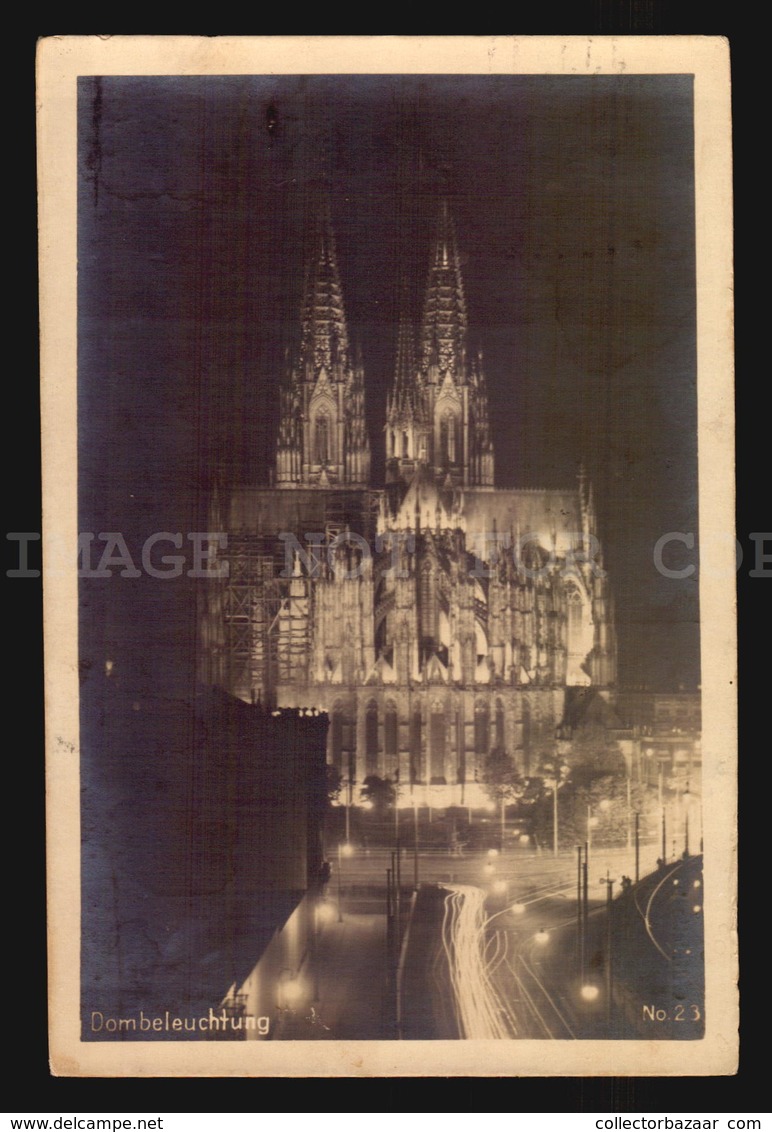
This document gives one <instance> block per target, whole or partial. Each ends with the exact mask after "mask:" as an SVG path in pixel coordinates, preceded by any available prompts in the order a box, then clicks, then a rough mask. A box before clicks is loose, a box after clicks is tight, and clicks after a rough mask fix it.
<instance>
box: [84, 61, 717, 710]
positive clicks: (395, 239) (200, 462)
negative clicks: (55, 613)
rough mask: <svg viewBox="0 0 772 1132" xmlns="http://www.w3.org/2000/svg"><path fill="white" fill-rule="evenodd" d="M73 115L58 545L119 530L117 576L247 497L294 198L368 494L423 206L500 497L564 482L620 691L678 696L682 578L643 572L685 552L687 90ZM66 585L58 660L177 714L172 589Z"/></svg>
mask: <svg viewBox="0 0 772 1132" xmlns="http://www.w3.org/2000/svg"><path fill="white" fill-rule="evenodd" d="M79 95H80V105H79V129H80V134H79V175H80V176H79V186H80V189H79V193H80V195H79V262H78V275H79V307H80V317H79V405H80V423H79V439H80V448H79V460H80V466H79V467H80V507H81V511H80V529H81V530H82V531H83V530H86V531H92V532H95V533H98V532H101V531H121V532H122V533H123V534H124V536H125V538H126V542H127V544H128V546H129V548H130V550H131V551H132V553H133V554H134V555H135V559H136V561H137V562H139V559H140V548H141V546H142V543H143V542H144V540H145V539H146V538H147V537H148V535H150V534H152V533H153V532H155V531H183V532H187V531H196V530H205V529H206V520H205V514H206V510H205V504H206V491H207V480H208V478H209V477H210V476H211V475H212V473H213V472H214V470H218V471H219V472H220V473H221V474H222V475H224V476H225V478H226V480H227V481H230V482H234V483H235V482H254V483H265V482H267V472H268V467H269V465H270V464H271V462H272V460H273V445H274V438H275V429H276V409H277V392H278V382H279V379H280V375H281V372H282V366H283V357H284V351H285V349H286V348H287V347H288V346H290V347H291V346H292V344H293V335H294V334H296V333H297V330H298V314H299V309H300V301H301V293H302V287H303V277H304V270H305V264H306V258H307V250H308V239H309V230H310V227H311V219H312V217H313V215H314V210H315V208H316V207H317V206H318V202H319V200H320V198H326V199H328V200H329V203H330V208H331V213H332V219H333V225H334V229H335V234H336V239H337V247H338V260H339V266H340V272H341V280H342V286H343V296H344V301H345V304H346V310H347V314H348V319H349V331H350V336H351V338H352V340H353V342H354V343H359V344H360V346H361V350H362V359H363V363H364V367H365V381H366V396H367V413H368V421H369V425H370V437H371V443H372V446H373V454H374V461H373V464H374V473H373V480H374V484H375V485H376V486H378V485H379V484H380V482H381V477H382V471H383V451H382V449H383V435H382V427H383V421H384V406H385V398H386V391H387V388H388V385H389V382H390V380H391V377H392V370H393V361H394V351H395V340H396V326H397V318H398V317H399V314H400V311H401V310H403V309H404V308H405V307H407V309H408V313H409V314H410V315H411V316H412V317H413V318H414V319H415V320H417V319H418V317H419V310H420V299H421V293H422V289H423V285H424V282H425V278H426V272H427V263H428V246H429V239H430V237H431V233H432V229H433V226H434V222H435V217H436V214H437V209H438V202H439V200H440V198H441V197H442V196H443V195H444V196H447V197H448V199H449V200H450V203H451V209H452V212H453V215H454V218H455V222H456V229H457V235H458V243H459V248H460V252H461V257H462V268H463V274H464V282H465V287H466V295H467V303H468V310H469V321H470V345H471V346H472V347H473V348H474V349H476V348H478V347H479V348H481V349H482V351H483V356H484V359H485V371H486V375H487V379H488V388H489V397H490V409H491V421H492V429H493V440H494V445H495V451H496V482H497V485H498V486H502V487H504V486H515V487H566V486H570V485H572V484H573V483H575V481H576V475H577V470H578V466H579V462H580V461H582V460H583V461H584V463H585V466H586V469H587V472H588V475H589V476H590V478H591V479H592V481H593V485H594V489H595V497H596V503H597V506H598V511H599V520H600V527H601V531H600V533H601V537H602V539H603V542H604V546H605V549H606V558H605V565H606V567H607V569H608V570H609V571H610V573H611V580H612V586H613V590H614V593H615V596H616V601H617V623H618V635H619V652H620V678H621V680H622V681H623V682H624V683H626V684H628V685H631V684H639V683H643V682H645V683H648V684H650V685H651V686H655V687H662V688H677V687H678V686H679V685H681V684H683V685H685V686H687V687H694V686H696V685H697V684H698V683H699V679H700V677H699V630H698V616H699V613H698V604H697V579H696V575H692V576H691V577H690V578H687V579H685V580H681V581H676V580H674V579H672V578H664V577H662V576H661V575H660V574H659V573H658V572H657V570H656V568H655V566H654V559H653V547H654V544H655V543H656V541H657V539H658V538H659V537H660V536H661V535H663V534H665V533H666V532H668V531H682V532H695V534H696V532H697V466H696V462H697V442H696V369H695V366H696V362H695V273H694V176H693V136H692V82H691V78H690V77H689V76H683V75H681V76H647V75H629V76H621V77H616V76H592V77H582V78H573V77H562V76H534V77H530V76H529V77H511V76H484V77H483V76H448V75H444V76H385V77H383V76H381V77H377V76H321V77H313V78H309V77H293V76H280V77H254V76H244V77H214V78H204V77H197V78H166V77H160V78H102V79H98V78H84V79H81V80H80V88H79ZM100 545H101V544H100ZM666 557H667V556H666ZM667 561H668V564H670V565H672V566H674V567H681V566H684V565H686V564H688V563H689V562H691V561H696V551H695V552H690V551H688V550H686V548H685V547H683V546H679V545H678V544H674V545H673V549H672V554H671V555H670V557H667ZM82 586H83V590H82V593H83V617H82V621H81V654H82V659H83V663H84V667H85V668H86V669H88V668H89V666H90V665H92V664H96V665H97V666H98V667H102V666H103V664H104V659H105V658H106V657H108V656H109V657H111V658H113V659H114V660H115V663H116V666H117V667H116V672H121V673H122V675H123V677H124V678H125V679H126V681H127V686H128V685H131V687H132V688H133V689H135V690H137V691H142V690H143V689H150V688H152V689H154V690H156V691H158V690H159V689H163V690H165V691H167V692H168V693H169V694H175V695H176V694H184V692H185V689H186V688H189V687H190V686H191V681H192V679H193V673H194V666H193V652H194V646H195V639H196V627H195V602H194V592H193V585H192V583H191V582H190V581H189V580H188V579H185V578H182V579H176V580H166V581H161V580H158V579H153V578H148V577H144V576H143V577H141V578H138V579H121V578H117V577H116V578H110V579H105V580H84V582H83V583H82Z"/></svg>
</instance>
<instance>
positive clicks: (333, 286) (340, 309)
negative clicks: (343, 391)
mask: <svg viewBox="0 0 772 1132" xmlns="http://www.w3.org/2000/svg"><path fill="white" fill-rule="evenodd" d="M301 319H302V332H301V340H300V368H301V370H302V371H303V372H304V375H307V377H310V376H312V375H313V376H317V375H318V373H319V372H320V370H321V369H322V367H324V368H325V369H326V370H327V373H328V376H329V377H330V378H331V380H335V379H336V377H337V378H338V379H340V378H341V377H342V375H343V374H345V372H346V370H347V369H348V366H349V342H348V330H347V327H346V313H345V309H344V306H343V293H342V290H341V285H340V273H339V271H338V260H337V254H336V250H335V237H334V236H333V232H332V220H331V217H330V206H329V203H328V202H325V203H324V205H323V206H322V208H321V211H320V216H319V219H318V221H317V229H316V233H315V239H314V248H313V253H312V258H311V263H310V265H309V270H308V275H307V277H306V287H305V293H304V296H303V310H302V315H301Z"/></svg>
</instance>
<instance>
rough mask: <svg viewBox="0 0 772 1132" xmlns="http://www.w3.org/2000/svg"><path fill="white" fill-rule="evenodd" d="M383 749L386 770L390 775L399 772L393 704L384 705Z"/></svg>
mask: <svg viewBox="0 0 772 1132" xmlns="http://www.w3.org/2000/svg"><path fill="white" fill-rule="evenodd" d="M383 748H384V754H385V756H386V770H387V773H389V774H391V773H392V772H393V771H397V772H398V771H399V723H398V720H397V709H396V707H395V706H394V704H392V703H389V704H387V705H386V714H385V716H384V718H383Z"/></svg>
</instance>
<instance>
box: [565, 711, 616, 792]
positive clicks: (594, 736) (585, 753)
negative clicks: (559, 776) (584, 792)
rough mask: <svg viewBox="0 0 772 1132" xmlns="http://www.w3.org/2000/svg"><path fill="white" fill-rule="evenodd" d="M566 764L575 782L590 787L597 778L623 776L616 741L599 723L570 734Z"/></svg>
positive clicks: (586, 724) (582, 727)
mask: <svg viewBox="0 0 772 1132" xmlns="http://www.w3.org/2000/svg"><path fill="white" fill-rule="evenodd" d="M566 762H567V763H568V765H569V766H570V767H571V778H572V780H573V781H574V782H575V783H578V784H582V785H586V786H590V785H591V784H592V782H593V781H594V780H595V779H597V778H605V777H607V776H609V775H614V776H617V777H619V778H624V777H625V776H626V774H627V767H626V765H625V760H624V756H623V755H622V752H621V751H620V749H619V744H618V743H617V741H616V740H615V739H613V738H611V737H610V736H609V733H608V731H607V729H606V728H605V727H604V726H603V725H602V724H599V723H592V722H591V723H585V724H583V725H582V726H581V727H579V728H577V730H576V731H575V732H574V734H573V737H572V739H571V743H570V749H569V751H568V753H567V757H566Z"/></svg>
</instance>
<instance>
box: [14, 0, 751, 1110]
mask: <svg viewBox="0 0 772 1132" xmlns="http://www.w3.org/2000/svg"><path fill="white" fill-rule="evenodd" d="M631 20H632V21H633V23H634V26H633V27H632V30H635V31H644V30H645V31H646V32H653V33H655V34H705V35H725V36H727V37H728V38H729V40H730V46H731V52H732V79H733V128H734V146H735V216H736V260H735V262H736V271H737V280H738V281H737V285H736V326H737V380H736V386H737V392H736V398H737V430H738V443H737V479H738V511H737V527H738V535H739V537H740V540H741V543H742V544H743V547H744V551H745V562H744V564H743V566H742V568H741V569H740V571H739V573H738V591H739V625H740V683H739V694H740V803H741V811H740V828H741V830H743V831H744V834H745V836H744V838H743V842H742V853H741V876H740V946H741V959H742V977H741V996H742V1028H741V1060H740V1071H739V1073H738V1074H737V1075H736V1076H734V1077H729V1078H723V1077H721V1078H719V1077H716V1078H703V1077H699V1078H671V1077H663V1078H632V1077H631V1078H624V1079H620V1078H613V1077H608V1078H599V1077H593V1078H587V1079H579V1078H566V1079H557V1080H555V1079H549V1080H547V1079H544V1080H542V1079H522V1080H520V1079H518V1080H515V1081H513V1080H511V1079H506V1080H498V1081H493V1080H486V1081H480V1080H477V1079H475V1080H474V1081H465V1080H461V1079H455V1080H451V1081H436V1080H426V1081H420V1082H417V1083H416V1088H417V1090H418V1096H416V1088H414V1089H412V1090H410V1091H408V1089H407V1087H406V1085H405V1084H404V1083H403V1082H401V1081H398V1080H383V1081H375V1080H373V1081H365V1082H359V1081H353V1080H352V1081H347V1082H346V1083H345V1086H344V1088H345V1092H344V1091H343V1090H342V1089H341V1083H340V1082H336V1081H316V1080H314V1081H309V1082H306V1083H304V1085H303V1094H302V1098H303V1099H302V1107H303V1109H304V1110H305V1111H308V1110H311V1109H318V1110H319V1111H322V1112H323V1111H325V1110H330V1109H333V1108H335V1109H346V1110H349V1111H353V1110H356V1111H367V1110H370V1111H400V1110H406V1109H415V1108H417V1107H420V1108H422V1109H425V1110H428V1109H436V1110H443V1111H454V1112H463V1111H466V1110H475V1111H477V1110H480V1109H491V1110H500V1111H504V1112H516V1113H538V1112H544V1113H554V1112H581V1111H601V1112H620V1113H631V1112H683V1113H687V1112H688V1113H694V1114H698V1113H701V1112H702V1113H715V1112H722V1113H730V1114H731V1113H748V1112H753V1111H765V1110H768V1107H769V1105H768V1098H767V1096H766V1095H765V1094H764V1093H763V1092H760V1091H759V1089H763V1087H764V1080H765V1078H764V1075H763V1068H762V1067H763V1066H764V1064H765V1061H766V1057H765V1055H764V1049H765V1048H766V1040H767V1035H768V1014H767V1012H766V1010H765V1003H766V1001H767V993H766V987H767V979H766V971H765V970H764V969H763V968H762V963H761V955H762V953H766V952H767V951H768V948H767V947H766V946H765V943H766V931H767V930H768V929H767V928H766V925H765V926H764V927H762V918H761V912H762V910H764V908H765V906H768V904H769V899H768V889H767V885H766V884H765V881H766V872H767V859H766V858H767V854H766V846H765V844H764V836H763V829H764V824H765V823H764V820H763V819H764V809H763V807H766V804H767V802H766V797H767V795H766V793H765V790H764V786H765V783H764V782H763V781H762V780H763V778H764V775H763V771H764V764H765V762H766V751H767V749H768V745H769V741H768V737H767V735H766V731H767V728H768V723H767V719H766V716H767V715H768V713H767V712H765V711H764V712H763V716H764V718H762V708H763V706H764V705H765V698H764V697H765V693H766V688H765V689H762V680H763V681H764V682H765V683H766V682H767V677H768V672H769V663H768V659H767V658H768V652H769V649H768V642H767V639H766V634H765V629H766V624H767V619H766V618H764V616H763V614H764V613H765V612H766V610H767V607H768V599H767V600H766V601H765V599H764V597H763V593H764V592H765V591H764V590H763V585H764V582H765V581H767V580H768V579H764V578H752V577H750V575H749V569H750V566H751V563H752V558H753V544H752V542H751V540H750V539H749V537H748V535H749V533H750V532H752V531H759V530H764V529H765V528H769V527H770V525H771V524H770V522H769V518H770V513H769V506H768V504H767V507H766V508H764V507H763V505H762V500H763V502H764V503H767V494H768V484H769V469H768V455H767V453H768V450H769V441H768V438H767V436H766V432H767V431H768V420H769V417H768V414H767V412H766V398H764V395H763V392H762V391H765V386H766V384H767V380H768V379H767V378H766V376H765V375H766V371H767V369H768V362H767V343H766V337H767V335H766V334H764V336H763V337H762V334H763V332H764V331H765V330H766V322H768V315H767V313H766V309H765V306H766V304H765V303H764V305H762V303H763V302H764V301H763V300H762V303H759V304H758V306H756V305H754V304H753V297H755V296H756V295H759V296H761V295H762V294H764V293H765V291H766V288H765V286H764V283H765V280H764V275H763V268H764V266H765V265H764V264H763V263H762V261H761V255H762V254H763V253H762V250H761V249H762V247H763V243H762V241H763V239H764V238H765V237H764V224H765V214H766V210H767V209H768V204H767V196H768V192H767V186H766V172H765V170H764V167H763V163H761V161H760V155H762V154H763V153H764V151H765V148H766V147H765V145H764V144H763V139H764V137H765V134H766V117H765V112H764V106H765V104H766V93H765V91H764V89H763V85H762V82H761V81H760V80H761V76H762V75H764V74H765V73H766V71H767V70H768V60H766V59H765V58H764V56H763V47H762V38H763V33H762V32H761V30H760V28H758V27H756V26H755V25H754V18H753V13H752V12H750V11H749V10H748V9H747V8H741V7H740V6H739V5H730V4H728V3H725V4H724V5H722V6H720V7H718V8H706V7H705V6H703V5H698V4H696V3H689V2H679V0H663V2H662V3H656V0H654V2H652V3H651V4H646V3H639V4H637V5H636V4H634V3H631V2H630V0H628V2H624V3H619V2H617V0H604V2H603V3H598V4H596V3H589V2H588V3H573V4H570V5H566V6H565V7H564V8H561V7H560V6H559V5H557V6H556V5H552V6H550V7H549V8H548V9H545V8H544V6H542V5H538V6H537V5H535V4H534V5H530V6H526V7H521V8H519V9H518V12H517V18H516V20H515V21H514V22H515V24H516V26H515V27H513V28H512V29H505V30H506V31H507V32H509V31H511V32H512V33H514V34H607V33H609V32H619V33H622V34H624V33H627V32H629V31H630V30H631ZM274 30H283V29H274ZM307 30H310V31H313V30H314V29H313V27H311V28H309V29H307ZM376 30H379V29H372V28H370V29H367V28H361V29H354V31H362V32H363V33H367V32H370V33H371V34H372V33H373V32H374V31H376ZM435 30H436V29H435ZM466 30H467V32H469V31H470V30H473V29H466ZM477 30H479V29H477ZM484 30H485V32H486V34H488V33H490V32H492V31H493V32H495V31H496V30H497V29H484ZM140 33H141V31H140V30H139V29H138V30H137V32H136V34H140ZM416 33H420V29H418V31H417V32H416V31H412V32H411V34H416ZM48 34H54V33H49V32H30V33H28V34H26V33H17V35H16V36H11V37H9V38H8V40H7V44H8V48H9V51H8V56H9V58H8V59H7V61H6V66H7V67H8V69H9V71H10V74H8V71H7V72H6V74H7V75H8V77H9V78H10V81H9V82H7V83H6V91H7V93H8V95H9V99H8V102H7V106H6V115H5V119H4V124H5V130H6V139H7V148H6V184H7V186H8V187H9V188H10V190H11V201H10V208H9V209H8V210H7V212H6V238H5V241H4V244H5V253H6V258H5V263H6V272H7V274H8V278H9V283H10V288H9V295H10V296H11V298H9V300H8V305H7V310H8V312H9V315H11V317H10V318H9V319H8V321H7V323H6V327H5V333H6V343H7V359H8V363H9V370H10V372H9V373H8V376H7V379H6V383H5V388H6V391H7V393H8V394H9V395H10V405H9V406H8V407H7V412H6V422H7V427H6V444H5V445H4V451H5V454H6V481H5V482H6V485H7V487H6V497H7V506H6V530H8V531H27V530H29V531H35V530H38V531H39V530H40V488H39V401H38V393H37V385H36V380H35V373H36V365H37V283H36V279H37V262H36V243H35V230H36V203H35V195H36V183H35V143H34V129H35V121H34V105H35V102H34V97H35V91H34V50H35V43H36V40H37V38H38V37H39V36H41V35H48ZM68 34H77V32H68ZM81 34H86V33H85V32H81ZM121 34H131V33H129V32H124V33H121ZM190 34H201V33H197V32H191V33H190ZM19 298H20V299H21V303H19ZM12 312H16V313H13V314H12ZM19 312H23V317H21V318H18V321H17V315H18V313H19ZM19 346H20V349H19V348H18V347H19ZM15 347H16V348H15ZM7 546H8V549H7V551H6V560H7V568H11V567H13V566H14V564H15V562H14V558H15V555H14V547H13V546H12V544H10V543H9V544H7ZM32 564H33V565H34V564H35V563H34V554H33V562H32ZM6 594H7V596H8V602H7V605H6V609H7V614H6V616H7V625H8V627H9V630H10V631H9V633H8V637H7V640H8V648H7V655H6V667H7V671H9V673H10V686H9V687H8V694H7V699H6V704H7V709H6V710H7V726H6V766H7V767H8V768H9V769H10V772H11V773H10V775H9V781H8V789H7V792H6V814H7V820H6V826H7V828H9V830H11V831H12V839H11V841H10V848H9V849H7V850H6V854H5V858H4V863H5V875H6V876H7V877H8V878H9V881H10V885H9V890H8V891H7V897H6V917H5V921H6V926H5V935H6V939H8V940H9V941H10V944H11V958H10V963H9V964H8V966H7V971H8V980H9V982H10V988H9V989H10V991H11V993H10V994H9V995H8V996H7V998H6V1003H5V1010H6V1026H5V1027H4V1029H5V1031H6V1034H7V1036H8V1038H9V1040H10V1043H11V1046H12V1050H13V1054H12V1056H13V1064H12V1065H11V1064H9V1069H11V1073H12V1076H13V1080H14V1088H13V1090H10V1089H9V1090H7V1091H6V1096H7V1098H8V1099H7V1101H6V1106H7V1109H9V1110H12V1111H16V1112H31V1111H35V1112H65V1113H70V1114H72V1113H81V1114H83V1113H88V1112H97V1111H100V1112H110V1111H112V1112H118V1111H129V1112H132V1111H138V1110H144V1111H150V1110H155V1109H157V1110H158V1111H160V1112H162V1111H164V1110H165V1111H198V1112H201V1111H204V1112H205V1111H228V1110H235V1109H240V1110H242V1111H258V1110H259V1111H268V1110H272V1111H275V1112H277V1113H281V1112H287V1111H291V1110H293V1109H295V1107H298V1108H299V1107H300V1106H299V1105H297V1106H296V1101H295V1100H294V1099H293V1098H295V1097H298V1096H299V1095H300V1094H299V1092H297V1091H295V1090H292V1091H288V1090H287V1088H286V1082H281V1081H267V1080H259V1081H246V1080H236V1081H228V1082H221V1081H213V1080H206V1079H198V1080H184V1081H167V1080H143V1081H142V1082H137V1081H127V1080H115V1081H104V1080H79V1079H55V1078H52V1077H51V1076H50V1074H49V1072H48V1067H47V1058H48V1053H47V1038H46V950H45V888H44V865H45V855H44V772H43V739H44V735H43V727H42V719H43V695H42V614H41V587H40V584H39V580H38V581H35V580H14V579H7V581H6ZM14 815H16V818H17V821H16V823H13V821H12V818H13V816H14ZM765 919H766V917H765ZM673 1056H674V1058H677V1056H678V1051H677V1050H674V1051H673ZM763 1056H764V1061H762V1057H763ZM599 1068H600V1069H601V1070H602V1066H601V1067H599ZM672 1069H673V1071H674V1072H677V1070H678V1066H677V1064H674V1065H673V1066H672ZM363 1084H364V1086H365V1089H366V1091H363V1090H362V1087H361V1086H362V1085H363ZM409 1098H410V1099H409ZM276 1119H279V1117H278V1116H277V1118H276Z"/></svg>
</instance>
